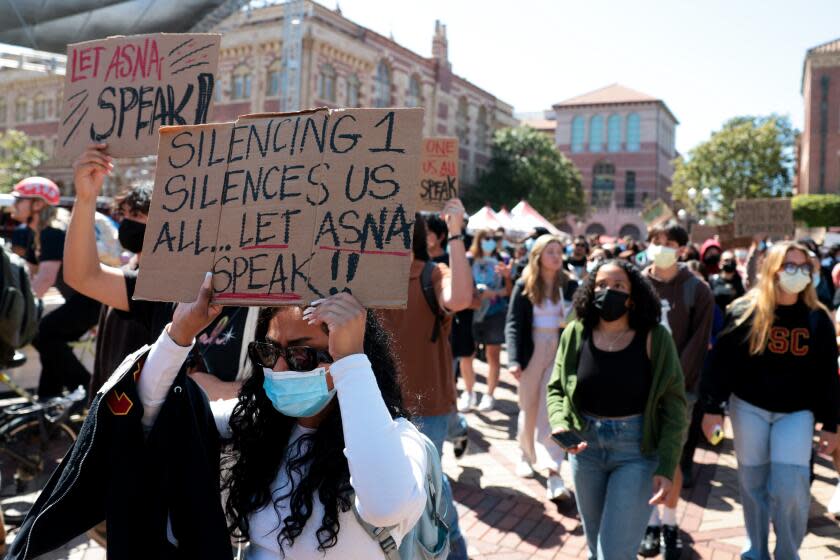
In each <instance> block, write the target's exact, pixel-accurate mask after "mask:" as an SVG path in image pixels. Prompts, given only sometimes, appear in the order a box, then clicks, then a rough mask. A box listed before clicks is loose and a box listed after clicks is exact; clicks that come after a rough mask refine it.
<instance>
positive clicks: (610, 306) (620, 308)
mask: <svg viewBox="0 0 840 560" xmlns="http://www.w3.org/2000/svg"><path fill="white" fill-rule="evenodd" d="M629 297H630V296H629V295H628V294H625V293H624V292H619V291H618V290H601V291H600V292H597V293H596V294H595V298H594V299H593V300H592V303H593V304H594V305H595V309H597V310H598V314H599V315H600V316H601V319H603V320H604V321H607V322H612V321H617V320H618V319H621V318H622V317H623V316H624V314H625V313H627V299H628V298H629Z"/></svg>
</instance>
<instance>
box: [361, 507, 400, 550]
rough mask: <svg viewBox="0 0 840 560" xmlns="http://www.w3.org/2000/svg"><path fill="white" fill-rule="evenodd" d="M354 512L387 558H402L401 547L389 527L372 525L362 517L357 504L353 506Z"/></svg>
mask: <svg viewBox="0 0 840 560" xmlns="http://www.w3.org/2000/svg"><path fill="white" fill-rule="evenodd" d="M353 514H354V515H355V516H356V520H357V521H358V522H359V525H361V526H362V528H363V529H364V530H365V531H366V532H367V534H368V535H370V536H371V538H372V539H373V540H375V541H376V542H377V544H379V548H381V549H382V552H384V553H385V558H387V559H388V560H400V548H399V547H398V546H397V541H395V540H394V537H393V536H392V535H391V531H390V529H389V528H388V527H375V526H373V525H371V524H370V523H368V522H367V521H365V520H364V519H362V516H361V515H359V510H357V509H356V506H353Z"/></svg>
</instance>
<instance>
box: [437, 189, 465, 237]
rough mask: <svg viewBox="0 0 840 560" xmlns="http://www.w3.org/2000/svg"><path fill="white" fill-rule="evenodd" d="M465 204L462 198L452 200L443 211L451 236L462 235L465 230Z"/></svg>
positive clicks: (442, 214)
mask: <svg viewBox="0 0 840 560" xmlns="http://www.w3.org/2000/svg"><path fill="white" fill-rule="evenodd" d="M465 212H466V211H465V210H464V204H463V203H462V202H461V199H460V198H452V199H450V200H449V201H448V202H447V203H446V205H445V206H444V207H443V210H442V211H441V216H443V219H444V221H446V227H447V229H448V230H449V235H460V234H461V232H462V231H463V229H464V213H465Z"/></svg>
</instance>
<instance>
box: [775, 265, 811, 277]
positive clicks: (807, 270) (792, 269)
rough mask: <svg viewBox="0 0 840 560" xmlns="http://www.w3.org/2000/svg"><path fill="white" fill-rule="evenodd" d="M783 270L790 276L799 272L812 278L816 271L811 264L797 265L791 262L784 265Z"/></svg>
mask: <svg viewBox="0 0 840 560" xmlns="http://www.w3.org/2000/svg"><path fill="white" fill-rule="evenodd" d="M782 270H784V271H785V272H787V273H788V274H795V273H796V271H799V272H802V273H803V274H808V275H809V276H810V275H811V273H812V272H813V271H814V267H813V266H811V263H805V264H800V265H797V264H796V263H790V262H789V263H785V264H783V265H782Z"/></svg>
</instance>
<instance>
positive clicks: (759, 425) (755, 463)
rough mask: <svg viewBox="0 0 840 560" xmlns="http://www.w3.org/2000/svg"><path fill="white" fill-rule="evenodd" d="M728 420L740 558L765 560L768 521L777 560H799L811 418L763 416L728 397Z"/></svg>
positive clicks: (805, 510)
mask: <svg viewBox="0 0 840 560" xmlns="http://www.w3.org/2000/svg"><path fill="white" fill-rule="evenodd" d="M729 415H730V417H731V418H732V429H733V430H734V432H735V457H736V458H737V459H738V484H739V486H740V491H741V505H742V506H743V508H744V525H745V526H746V529H747V538H748V543H747V547H746V549H745V550H744V552H743V554H742V555H741V558H744V559H748V560H770V551H769V547H768V544H767V538H768V536H769V533H770V521H772V522H773V529H774V530H775V532H776V550H775V553H774V556H775V557H776V558H778V559H780V560H781V559H784V560H795V559H798V558H799V552H798V551H799V547H800V545H801V544H802V539H804V538H805V531H806V529H807V525H808V510H809V507H810V504H811V493H810V489H809V486H808V477H809V461H810V459H811V440H812V437H813V434H814V415H813V413H812V412H811V411H809V410H800V411H798V412H791V413H788V414H783V413H775V412H770V411H767V410H764V409H763V408H759V407H757V406H754V405H751V404H750V403H748V402H746V401H743V400H741V399H739V398H738V397H736V396H735V395H732V397H731V398H730V401H729Z"/></svg>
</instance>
